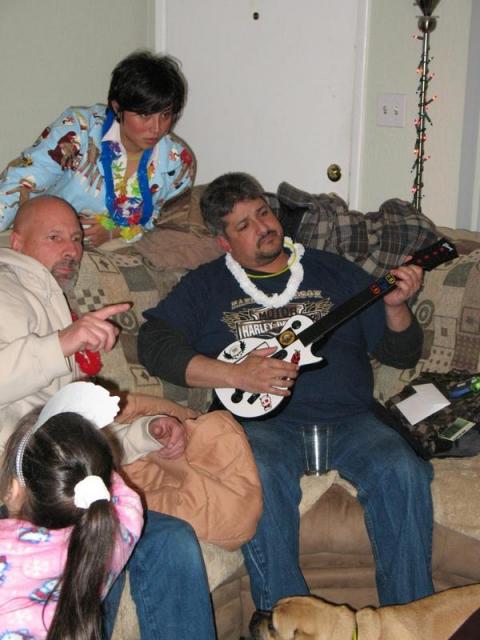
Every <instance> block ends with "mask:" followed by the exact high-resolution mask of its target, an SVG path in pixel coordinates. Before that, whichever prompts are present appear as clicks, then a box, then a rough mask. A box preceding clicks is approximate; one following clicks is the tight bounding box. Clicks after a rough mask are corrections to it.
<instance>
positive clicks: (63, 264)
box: [52, 258, 80, 271]
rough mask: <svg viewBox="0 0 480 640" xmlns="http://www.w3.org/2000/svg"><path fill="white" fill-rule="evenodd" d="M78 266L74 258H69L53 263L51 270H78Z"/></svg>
mask: <svg viewBox="0 0 480 640" xmlns="http://www.w3.org/2000/svg"><path fill="white" fill-rule="evenodd" d="M79 268H80V263H79V262H78V260H75V258H71V259H69V260H60V261H59V262H56V263H55V264H54V265H53V268H52V271H55V270H56V269H72V271H78V269H79Z"/></svg>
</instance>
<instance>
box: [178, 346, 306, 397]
mask: <svg viewBox="0 0 480 640" xmlns="http://www.w3.org/2000/svg"><path fill="white" fill-rule="evenodd" d="M273 353H275V348H274V347H269V348H266V349H257V350H256V351H255V352H254V353H251V354H250V355H248V356H247V357H246V358H245V359H244V360H242V362H238V363H236V364H233V363H229V362H221V361H220V360H214V359H212V358H207V357H206V356H202V355H196V356H194V357H193V358H192V359H191V360H190V362H189V363H188V366H187V370H186V373H185V378H186V382H187V384H188V386H192V387H204V388H205V387H207V388H209V387H214V388H216V389H220V388H225V387H227V388H232V389H241V390H242V391H248V392H250V393H271V394H273V395H278V396H289V395H290V393H291V391H290V389H291V388H292V387H293V385H294V384H295V380H296V378H297V376H298V370H299V367H298V365H296V364H293V363H292V362H285V361H283V360H277V359H275V358H269V357H268V356H271V355H272V354H273Z"/></svg>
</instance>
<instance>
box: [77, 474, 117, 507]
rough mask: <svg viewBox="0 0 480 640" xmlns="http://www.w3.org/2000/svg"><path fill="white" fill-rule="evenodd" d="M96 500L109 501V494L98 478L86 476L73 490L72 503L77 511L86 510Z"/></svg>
mask: <svg viewBox="0 0 480 640" xmlns="http://www.w3.org/2000/svg"><path fill="white" fill-rule="evenodd" d="M97 500H110V492H109V491H108V489H107V487H106V486H105V483H104V481H103V480H102V479H101V478H100V476H86V478H84V479H83V480H80V482H77V484H76V485H75V488H74V496H73V502H74V504H75V506H76V507H78V508H79V509H88V508H89V507H90V505H91V504H92V503H93V502H97Z"/></svg>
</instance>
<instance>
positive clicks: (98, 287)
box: [70, 246, 208, 410]
mask: <svg viewBox="0 0 480 640" xmlns="http://www.w3.org/2000/svg"><path fill="white" fill-rule="evenodd" d="M183 273H184V271H183V270H178V269H177V270H173V269H163V268H159V267H155V266H154V265H153V264H152V263H151V262H150V261H148V260H147V259H146V258H144V257H142V256H141V255H140V254H138V252H136V250H135V247H134V246H132V247H131V248H129V249H128V250H126V249H122V250H121V251H119V252H102V251H101V250H98V249H90V250H88V251H85V253H84V256H83V260H82V266H81V269H80V275H79V279H78V282H77V285H76V287H75V290H74V292H73V295H72V296H71V297H70V304H71V306H72V309H73V310H74V311H76V312H77V313H78V314H79V315H80V314H84V313H86V312H87V311H93V310H95V309H99V308H102V307H104V306H105V305H108V304H114V303H117V302H131V303H132V307H131V309H129V311H127V312H126V313H121V314H118V315H117V316H115V318H114V321H115V322H116V323H117V324H118V325H119V326H120V328H121V333H120V337H119V339H118V342H117V344H116V345H115V347H114V349H112V351H110V352H109V353H104V354H102V362H103V368H102V370H101V372H100V374H99V376H98V379H99V381H100V382H101V383H102V384H104V385H105V386H107V387H108V388H111V389H114V390H119V391H127V390H128V391H132V392H137V393H143V394H149V395H154V396H157V397H167V398H169V399H171V400H175V401H176V402H179V403H180V404H183V405H185V406H187V405H188V406H190V407H191V408H194V409H198V410H202V409H204V408H205V407H206V406H207V403H208V398H207V392H205V391H202V390H194V389H191V390H190V389H186V388H184V387H179V386H177V385H173V384H170V383H168V382H166V381H164V380H161V379H160V378H158V377H156V376H151V375H150V374H149V373H148V372H147V370H146V369H145V367H143V366H142V365H141V364H140V362H139V360H138V353H137V336H138V330H139V328H140V325H141V324H142V323H143V316H142V312H143V311H144V310H145V309H147V308H149V307H152V306H155V305H156V304H157V303H158V301H159V300H160V299H162V298H163V297H165V296H166V295H167V293H169V291H170V290H171V289H172V288H173V287H174V286H175V284H176V283H177V282H178V281H179V279H180V278H181V276H182V275H183Z"/></svg>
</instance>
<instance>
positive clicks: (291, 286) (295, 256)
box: [225, 236, 305, 309]
mask: <svg viewBox="0 0 480 640" xmlns="http://www.w3.org/2000/svg"><path fill="white" fill-rule="evenodd" d="M283 246H284V247H287V248H288V249H290V251H291V252H292V255H291V257H290V260H289V265H288V266H289V268H290V274H291V275H290V278H289V279H288V282H287V286H286V287H285V289H284V290H283V293H280V294H278V293H274V294H273V295H271V296H268V295H267V294H266V293H263V291H260V289H258V288H257V287H256V286H255V285H254V284H253V282H252V281H251V280H250V279H249V277H248V276H247V274H246V272H245V269H244V268H243V267H242V266H240V264H239V263H238V262H237V261H236V260H235V259H234V258H232V256H231V254H230V253H227V254H226V256H225V264H226V265H227V269H228V270H229V271H230V273H231V274H232V276H233V277H234V278H235V280H236V281H237V282H238V284H239V285H240V288H241V289H242V291H244V292H245V293H246V294H247V295H249V296H250V297H251V298H252V299H253V300H254V301H255V302H256V303H257V304H259V305H262V307H265V308H266V309H271V308H274V309H278V308H279V307H283V306H284V305H286V304H288V303H289V302H290V300H292V298H293V297H294V296H295V294H296V293H297V291H298V287H299V286H300V284H301V282H302V280H303V267H302V264H301V258H302V256H303V254H304V253H305V249H304V247H303V245H301V244H299V243H298V242H297V243H295V244H294V243H293V242H292V239H291V238H288V237H286V236H285V238H284V239H283ZM272 275H275V274H272Z"/></svg>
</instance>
